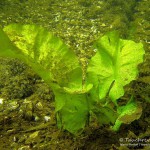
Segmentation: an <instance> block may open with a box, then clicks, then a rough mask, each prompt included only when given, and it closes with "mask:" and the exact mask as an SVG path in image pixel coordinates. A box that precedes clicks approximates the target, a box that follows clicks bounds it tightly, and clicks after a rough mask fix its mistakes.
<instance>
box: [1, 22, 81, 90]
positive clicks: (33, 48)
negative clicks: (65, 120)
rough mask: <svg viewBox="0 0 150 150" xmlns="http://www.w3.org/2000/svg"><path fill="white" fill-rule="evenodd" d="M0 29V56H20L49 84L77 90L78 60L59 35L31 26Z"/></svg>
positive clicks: (78, 81)
mask: <svg viewBox="0 0 150 150" xmlns="http://www.w3.org/2000/svg"><path fill="white" fill-rule="evenodd" d="M4 32H5V33H4ZM4 32H3V31H1V32H0V33H1V34H0V56H6V57H15V58H18V59H21V60H22V61H24V62H25V63H27V64H29V65H30V66H31V67H32V68H33V69H34V70H35V71H36V72H37V73H38V74H39V75H40V76H41V77H42V78H43V79H44V80H46V82H48V83H49V84H51V86H52V85H53V84H54V83H56V84H57V85H59V86H61V87H67V88H74V89H81V87H82V69H81V67H80V65H79V62H78V59H77V57H76V56H75V54H74V52H73V51H71V50H69V49H68V47H67V46H66V45H65V44H64V43H63V42H62V41H61V40H60V39H59V38H57V37H55V36H53V35H52V34H51V33H49V32H48V31H47V30H45V29H43V28H42V27H39V26H35V25H18V24H12V25H9V26H6V27H5V28H4ZM7 36H8V37H9V38H8V37H7ZM9 39H10V40H9ZM10 41H11V42H12V43H13V44H12V43H11V42H10ZM3 45H5V47H3ZM15 47H16V48H15ZM77 77H78V78H77Z"/></svg>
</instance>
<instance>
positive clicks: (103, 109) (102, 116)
mask: <svg viewBox="0 0 150 150" xmlns="http://www.w3.org/2000/svg"><path fill="white" fill-rule="evenodd" d="M91 110H92V112H93V113H94V114H95V115H96V117H97V119H98V121H99V123H100V125H103V124H109V123H112V124H114V123H115V121H116V119H117V117H118V114H117V112H116V111H114V110H113V108H112V107H110V106H102V105H98V104H97V105H94V107H92V109H91Z"/></svg>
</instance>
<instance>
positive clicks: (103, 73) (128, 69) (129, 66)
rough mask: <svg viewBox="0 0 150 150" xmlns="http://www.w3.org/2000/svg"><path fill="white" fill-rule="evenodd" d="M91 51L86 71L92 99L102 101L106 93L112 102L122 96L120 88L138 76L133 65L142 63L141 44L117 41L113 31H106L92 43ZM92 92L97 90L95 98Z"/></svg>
mask: <svg viewBox="0 0 150 150" xmlns="http://www.w3.org/2000/svg"><path fill="white" fill-rule="evenodd" d="M95 48H96V49H97V53H96V55H95V56H94V57H93V58H92V59H91V60H90V62H89V66H88V70H87V76H88V82H92V83H93V84H94V89H93V90H92V92H91V95H92V96H93V98H94V99H95V100H98V99H104V98H105V97H106V95H107V94H108V91H109V97H110V98H111V100H112V101H113V102H114V103H116V100H117V99H118V98H120V97H121V96H123V95H124V89H123V86H125V85H126V84H128V83H130V82H131V81H132V80H134V79H135V78H136V76H137V74H138V70H137V65H138V64H139V63H141V62H142V61H143V54H144V49H143V45H142V44H141V43H135V42H133V41H131V40H123V39H119V37H118V34H117V33H116V32H110V33H108V34H106V35H104V36H103V37H102V38H100V39H99V40H98V41H97V42H96V44H95ZM112 83H113V85H112ZM111 86H112V87H111ZM110 87H111V89H110ZM95 91H99V96H97V95H96V92H95Z"/></svg>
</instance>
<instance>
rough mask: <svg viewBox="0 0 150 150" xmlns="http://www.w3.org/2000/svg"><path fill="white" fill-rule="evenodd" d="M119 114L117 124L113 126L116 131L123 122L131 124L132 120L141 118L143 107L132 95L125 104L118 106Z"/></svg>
mask: <svg viewBox="0 0 150 150" xmlns="http://www.w3.org/2000/svg"><path fill="white" fill-rule="evenodd" d="M118 114H119V115H118V118H117V120H116V122H115V125H114V126H113V127H112V129H113V130H114V131H118V130H119V128H120V126H121V124H122V123H124V124H130V123H131V122H132V121H134V120H137V119H139V118H140V116H141V114H142V107H141V105H140V104H138V103H136V102H135V100H134V99H133V97H131V99H130V101H129V102H128V103H127V104H126V105H125V106H120V107H118Z"/></svg>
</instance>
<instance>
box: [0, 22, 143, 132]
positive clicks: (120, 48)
mask: <svg viewBox="0 0 150 150" xmlns="http://www.w3.org/2000/svg"><path fill="white" fill-rule="evenodd" d="M93 48H95V49H96V54H95V55H94V56H93V57H92V58H91V59H90V60H89V64H88V67H87V71H86V77H85V79H84V80H85V81H84V82H83V68H82V66H81V65H80V63H79V61H78V58H77V56H76V55H75V54H74V52H73V51H71V50H69V49H68V47H67V46H66V45H65V44H64V43H63V42H62V41H61V40H60V39H59V38H57V37H55V36H54V35H53V34H51V33H49V32H48V31H46V30H45V29H44V28H42V27H39V26H35V25H20V24H11V25H8V26H6V27H4V28H3V29H0V57H11V58H17V59H19V60H21V61H23V62H25V63H26V64H28V65H29V66H30V67H31V68H33V70H34V71H35V72H36V73H37V74H38V75H39V76H40V77H41V78H42V79H43V80H45V82H46V83H47V84H48V85H49V86H50V87H51V89H52V90H53V92H54V95H55V111H56V117H57V125H58V127H59V128H62V129H65V130H68V131H69V132H71V133H73V134H77V133H79V131H82V130H83V129H84V127H85V125H86V124H87V123H88V121H89V117H90V116H91V115H92V114H93V113H94V114H95V115H96V117H97V119H98V121H99V123H100V124H109V123H111V124H113V126H112V127H111V129H112V130H114V131H117V130H119V127H120V125H121V124H122V123H126V124H130V123H131V122H132V121H134V120H136V119H138V118H139V117H140V115H141V113H142V108H141V106H140V105H139V104H138V103H137V102H136V101H135V100H134V98H133V97H131V99H129V100H128V101H127V103H126V104H124V105H121V106H120V105H119V104H118V99H119V98H120V97H122V96H123V95H124V89H123V87H124V86H125V85H127V84H129V83H130V82H131V81H132V80H135V79H136V77H137V75H138V70H137V66H138V64H140V63H142V62H143V55H144V49H143V45H142V44H141V43H135V42H134V41H131V40H123V39H120V38H119V35H118V33H117V32H110V33H107V34H106V35H104V36H103V37H102V38H99V39H98V40H97V41H96V42H95V44H94V46H93Z"/></svg>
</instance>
